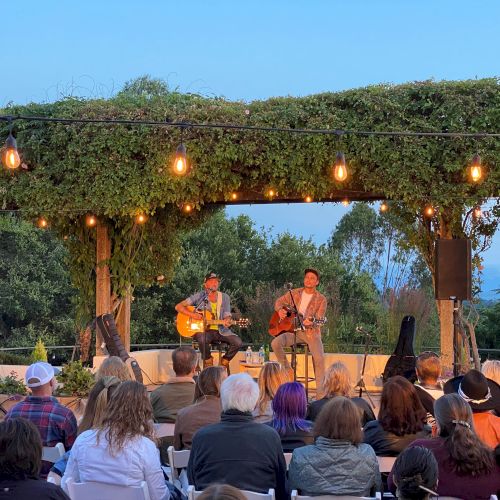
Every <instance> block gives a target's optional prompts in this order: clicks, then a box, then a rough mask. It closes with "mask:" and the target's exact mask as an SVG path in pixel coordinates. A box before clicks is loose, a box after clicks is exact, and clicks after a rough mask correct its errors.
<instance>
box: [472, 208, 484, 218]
mask: <svg viewBox="0 0 500 500" xmlns="http://www.w3.org/2000/svg"><path fill="white" fill-rule="evenodd" d="M472 215H473V216H474V219H480V218H481V217H482V216H483V211H482V210H481V207H476V208H474V211H473V212H472Z"/></svg>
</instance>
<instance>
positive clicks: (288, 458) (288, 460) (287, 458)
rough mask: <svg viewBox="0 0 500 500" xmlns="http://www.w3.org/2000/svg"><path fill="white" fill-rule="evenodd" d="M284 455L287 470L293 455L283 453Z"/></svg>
mask: <svg viewBox="0 0 500 500" xmlns="http://www.w3.org/2000/svg"><path fill="white" fill-rule="evenodd" d="M283 455H285V462H286V468H287V469H288V467H289V465H290V462H291V461H292V455H293V453H283Z"/></svg>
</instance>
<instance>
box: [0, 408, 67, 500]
mask: <svg viewBox="0 0 500 500" xmlns="http://www.w3.org/2000/svg"><path fill="white" fill-rule="evenodd" d="M41 464H42V440H41V438H40V433H39V432H38V430H37V428H36V427H35V425H34V424H33V423H32V422H30V421H29V420H26V419H24V418H10V419H9V420H5V421H4V422H0V498H9V499H13V500H25V499H26V498H36V500H69V497H68V496H67V495H66V494H65V493H64V492H63V491H62V490H61V488H60V487H59V486H56V485H55V484H51V483H48V482H47V481H44V480H43V479H39V474H40V467H41Z"/></svg>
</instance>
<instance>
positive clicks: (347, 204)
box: [342, 198, 349, 207]
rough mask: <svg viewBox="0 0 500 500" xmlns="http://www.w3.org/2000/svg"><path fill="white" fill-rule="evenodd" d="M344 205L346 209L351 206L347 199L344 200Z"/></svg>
mask: <svg viewBox="0 0 500 500" xmlns="http://www.w3.org/2000/svg"><path fill="white" fill-rule="evenodd" d="M342 205H344V207H347V206H349V200H348V199H347V198H344V199H343V200H342Z"/></svg>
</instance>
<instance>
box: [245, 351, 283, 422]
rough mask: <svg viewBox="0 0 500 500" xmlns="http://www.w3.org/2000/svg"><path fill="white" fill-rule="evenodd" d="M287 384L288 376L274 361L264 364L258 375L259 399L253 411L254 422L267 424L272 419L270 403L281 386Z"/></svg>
mask: <svg viewBox="0 0 500 500" xmlns="http://www.w3.org/2000/svg"><path fill="white" fill-rule="evenodd" d="M285 382H288V376H287V374H286V372H285V370H284V369H283V368H282V366H281V365H280V364H279V363H278V362H276V361H269V362H267V363H264V366H262V368H261V370H260V374H259V399H258V401H257V404H256V406H255V409H254V410H253V416H254V419H255V421H256V422H267V421H268V420H271V418H272V417H273V409H272V406H271V401H272V400H273V398H274V395H275V394H276V391H277V390H278V387H279V386H280V385H281V384H284V383H285Z"/></svg>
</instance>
